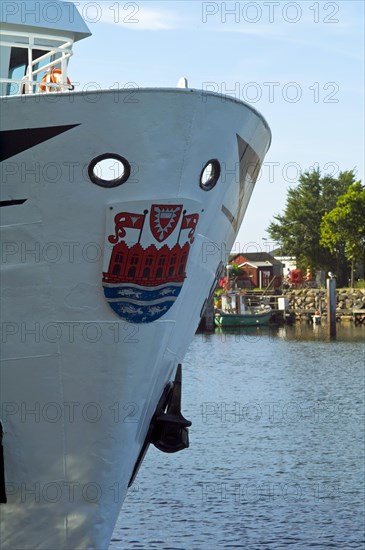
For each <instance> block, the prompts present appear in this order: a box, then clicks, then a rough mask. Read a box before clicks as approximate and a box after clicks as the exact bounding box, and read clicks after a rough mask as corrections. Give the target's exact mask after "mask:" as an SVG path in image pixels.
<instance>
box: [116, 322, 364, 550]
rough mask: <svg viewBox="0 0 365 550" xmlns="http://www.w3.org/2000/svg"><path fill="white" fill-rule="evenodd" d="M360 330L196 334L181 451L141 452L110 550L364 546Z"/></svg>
mask: <svg viewBox="0 0 365 550" xmlns="http://www.w3.org/2000/svg"><path fill="white" fill-rule="evenodd" d="M364 369H365V327H353V325H350V324H349V325H346V326H345V325H344V326H342V327H339V329H338V337H337V340H336V341H328V340H327V338H326V334H325V329H324V327H307V326H306V325H303V324H301V325H296V326H295V327H282V328H279V329H275V330H270V329H267V328H261V329H256V328H253V329H245V330H241V331H240V332H238V333H237V332H235V331H227V330H225V331H224V332H223V331H218V330H217V332H215V333H214V334H211V335H204V334H200V335H196V337H195V339H194V341H193V343H192V344H191V346H190V348H189V351H188V353H187V356H186V359H185V362H184V365H183V414H184V415H185V416H186V417H187V418H188V419H189V420H191V421H192V422H193V426H192V428H191V429H190V448H189V449H188V450H185V451H183V452H181V453H177V454H174V455H168V454H163V453H161V452H159V451H157V450H156V449H155V448H154V447H150V449H149V451H148V454H147V456H146V458H145V461H144V463H143V465H142V467H141V469H140V472H139V474H138V477H137V479H136V481H135V484H134V486H133V487H132V488H131V490H130V492H129V494H128V496H127V499H126V501H125V503H124V506H123V510H122V513H121V514H120V517H119V520H118V524H117V527H116V529H115V532H114V535H113V540H112V542H111V545H110V550H129V549H134V548H136V549H137V548H139V549H146V550H147V549H155V548H156V549H157V548H158V549H163V550H165V549H166V550H167V549H176V550H177V549H181V550H182V549H184V550H185V549H189V550H190V549H192V550H195V549H196V550H201V549H204V550H205V549H207V550H208V549H212V548H214V549H218V550H219V549H223V548H244V549H247V550H251V549H252V550H256V549H257V550H261V549H278V550H279V549H281V548H285V549H287V548H293V549H298V550H299V549H301V550H302V549H316V548H318V549H322V548H339V549H340V548H341V549H344V550H350V549H362V550H363V549H364V501H365V499H364V410H365V409H364Z"/></svg>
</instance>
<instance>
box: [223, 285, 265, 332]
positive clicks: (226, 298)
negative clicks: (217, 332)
mask: <svg viewBox="0 0 365 550" xmlns="http://www.w3.org/2000/svg"><path fill="white" fill-rule="evenodd" d="M271 313H272V309H271V307H270V306H269V305H268V304H264V303H262V304H260V305H251V304H247V303H246V296H245V294H240V293H232V294H231V293H229V294H226V295H223V296H222V310H219V311H217V313H216V314H215V317H214V320H215V324H216V325H217V326H218V327H236V326H239V327H252V326H262V325H268V324H269V321H270V318H271Z"/></svg>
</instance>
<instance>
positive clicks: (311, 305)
mask: <svg viewBox="0 0 365 550" xmlns="http://www.w3.org/2000/svg"><path fill="white" fill-rule="evenodd" d="M284 296H285V297H286V298H288V299H289V309H291V310H296V309H298V310H303V309H304V310H306V309H307V310H313V309H317V308H318V309H319V308H320V307H321V308H322V310H325V309H326V308H327V291H326V289H318V288H304V289H297V290H287V291H285V294H284ZM336 296H337V308H336V309H337V310H345V311H346V310H347V311H348V310H352V309H353V308H355V309H360V308H361V307H362V306H364V304H365V288H357V289H356V288H354V289H351V288H348V289H346V288H344V289H339V290H337V291H336Z"/></svg>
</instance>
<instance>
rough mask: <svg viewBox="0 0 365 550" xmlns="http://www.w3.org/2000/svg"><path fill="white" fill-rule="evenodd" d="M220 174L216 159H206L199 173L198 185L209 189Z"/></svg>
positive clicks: (205, 189)
mask: <svg viewBox="0 0 365 550" xmlns="http://www.w3.org/2000/svg"><path fill="white" fill-rule="evenodd" d="M220 175H221V165H220V163H219V161H218V160H217V159H212V160H208V162H207V163H206V164H205V166H204V168H203V170H202V172H201V174H200V187H201V188H202V189H204V191H210V190H211V189H213V187H214V186H215V185H216V183H217V181H218V180H219V176H220Z"/></svg>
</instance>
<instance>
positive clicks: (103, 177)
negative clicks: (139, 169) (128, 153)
mask: <svg viewBox="0 0 365 550" xmlns="http://www.w3.org/2000/svg"><path fill="white" fill-rule="evenodd" d="M88 174H89V178H90V179H91V181H92V182H93V183H95V184H96V185H100V186H101V187H107V188H111V187H118V185H122V183H125V182H126V181H127V179H128V178H129V176H130V174H131V165H130V164H129V162H128V161H127V159H125V158H124V157H122V156H120V155H117V154H115V153H105V154H104V155H99V156H98V157H95V158H94V159H93V160H92V161H91V162H90V164H89V168H88Z"/></svg>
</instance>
